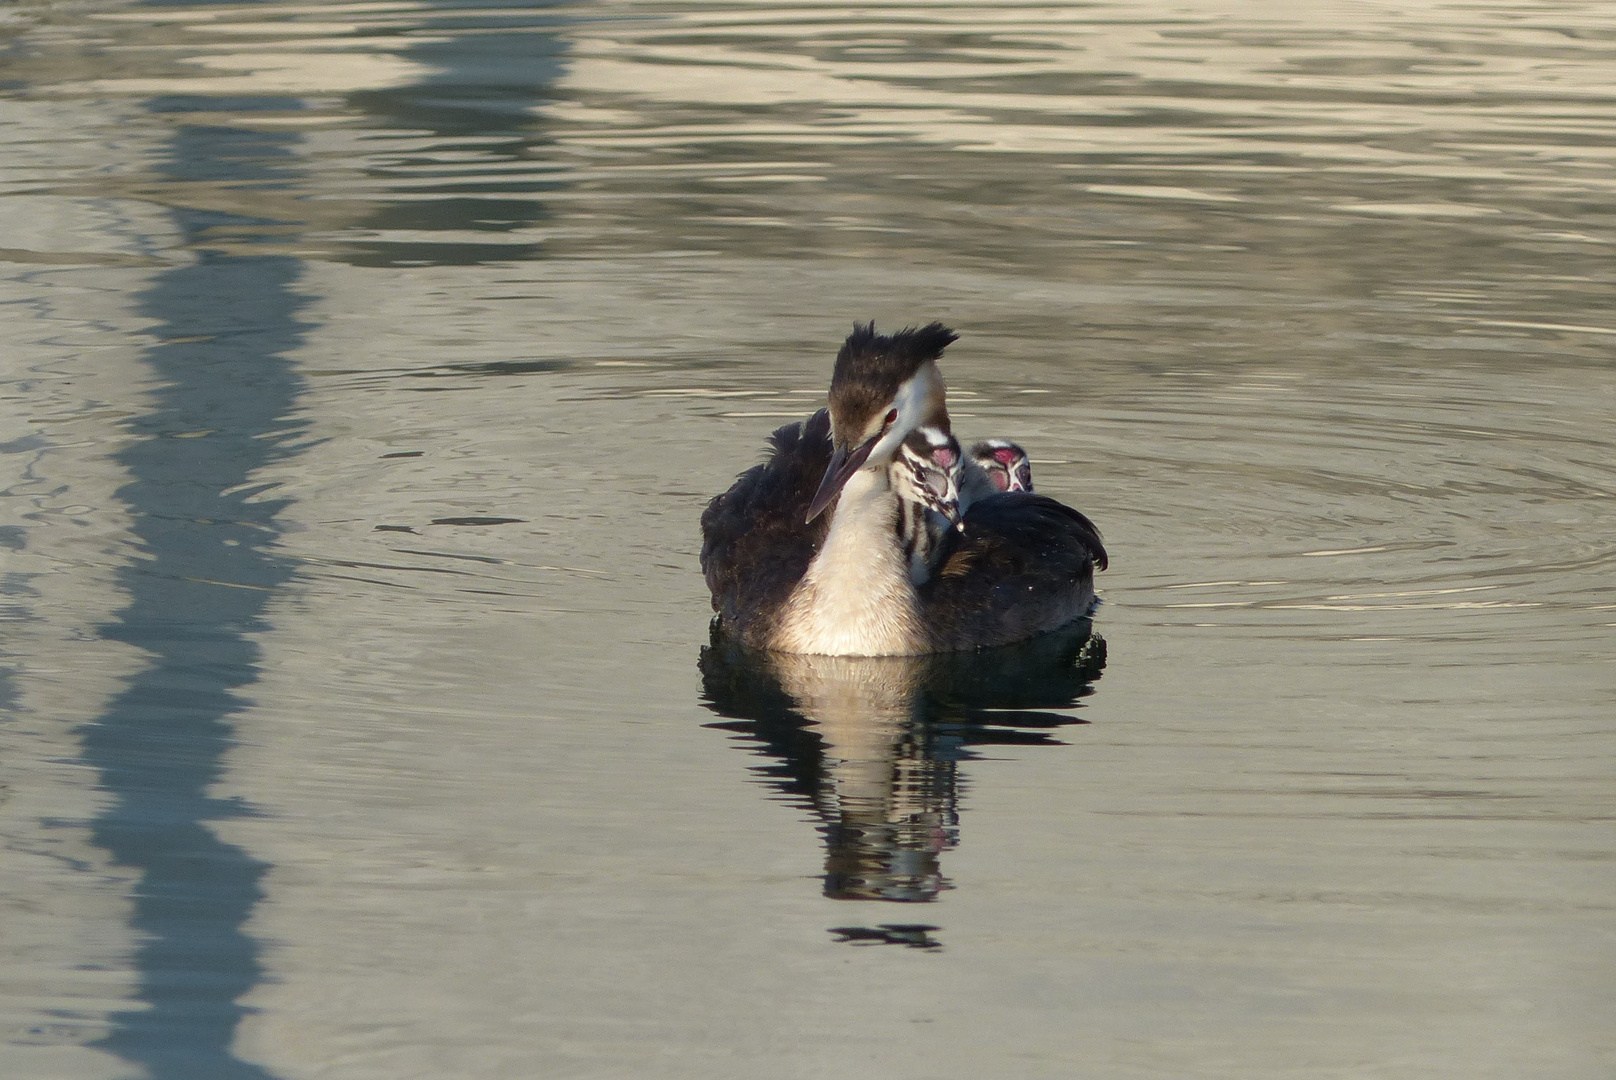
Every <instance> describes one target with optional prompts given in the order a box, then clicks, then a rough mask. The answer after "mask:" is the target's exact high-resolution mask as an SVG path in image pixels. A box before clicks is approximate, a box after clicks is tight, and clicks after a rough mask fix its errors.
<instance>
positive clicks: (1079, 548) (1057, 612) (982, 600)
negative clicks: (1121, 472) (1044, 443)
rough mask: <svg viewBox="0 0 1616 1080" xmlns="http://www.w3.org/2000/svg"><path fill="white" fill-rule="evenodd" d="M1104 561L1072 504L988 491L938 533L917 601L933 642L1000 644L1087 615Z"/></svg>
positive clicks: (1096, 536)
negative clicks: (933, 568) (955, 526)
mask: <svg viewBox="0 0 1616 1080" xmlns="http://www.w3.org/2000/svg"><path fill="white" fill-rule="evenodd" d="M1107 562H1108V560H1107V558H1106V553H1105V546H1104V544H1103V543H1102V542H1101V540H1100V531H1099V530H1098V529H1096V528H1095V527H1094V523H1093V522H1092V521H1090V520H1089V519H1088V518H1087V517H1084V516H1083V515H1082V514H1081V513H1079V512H1078V511H1076V510H1073V509H1072V508H1071V507H1069V506H1066V505H1064V504H1062V503H1058V502H1056V501H1055V500H1054V499H1050V498H1047V497H1045V496H1043V495H1034V494H1030V493H1027V492H1006V493H1004V494H1001V495H990V496H988V497H987V498H985V499H980V500H978V501H977V502H974V503H972V504H971V507H970V510H969V511H968V512H967V513H966V515H965V529H964V531H963V532H952V531H951V532H950V533H949V534H948V536H947V537H946V538H945V540H944V547H943V549H942V550H941V551H940V552H939V554H938V563H937V565H938V566H939V567H940V569H939V570H938V571H937V572H936V573H935V574H934V575H933V577H932V579H931V580H930V581H929V582H927V583H926V584H925V585H924V586H922V587H921V589H920V598H921V606H922V609H923V610H924V612H925V620H926V623H927V625H928V626H929V628H930V631H931V633H932V635H933V639H934V641H935V644H936V647H937V648H938V649H939V650H948V649H962V648H972V647H979V646H984V645H1003V644H1008V643H1010V642H1014V641H1020V640H1023V639H1025V638H1028V637H1032V636H1033V635H1035V634H1041V633H1044V632H1045V631H1048V630H1054V629H1056V628H1058V627H1061V626H1064V625H1066V624H1067V623H1069V622H1071V621H1072V620H1074V619H1078V618H1081V617H1082V616H1084V615H1087V614H1088V613H1089V612H1090V611H1091V610H1092V609H1093V607H1094V571H1095V570H1096V569H1100V570H1104V569H1105V568H1106V565H1107Z"/></svg>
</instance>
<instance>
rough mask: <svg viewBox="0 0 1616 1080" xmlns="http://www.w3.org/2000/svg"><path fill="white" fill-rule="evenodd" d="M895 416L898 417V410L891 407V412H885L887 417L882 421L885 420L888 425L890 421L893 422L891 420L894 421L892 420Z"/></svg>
mask: <svg viewBox="0 0 1616 1080" xmlns="http://www.w3.org/2000/svg"><path fill="white" fill-rule="evenodd" d="M897 418H898V410H897V409H893V410H892V411H891V412H889V413H887V418H886V420H885V421H884V422H885V423H886V424H888V425H891V423H892V422H893V421H894V420H896V419H897Z"/></svg>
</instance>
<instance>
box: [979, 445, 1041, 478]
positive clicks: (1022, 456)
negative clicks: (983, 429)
mask: <svg viewBox="0 0 1616 1080" xmlns="http://www.w3.org/2000/svg"><path fill="white" fill-rule="evenodd" d="M971 460H972V461H973V462H975V463H976V465H977V466H978V467H979V468H980V469H981V470H982V473H983V475H985V476H986V477H987V478H988V480H989V481H990V482H991V483H992V484H993V487H994V490H996V491H1031V490H1032V461H1031V460H1030V459H1029V458H1028V457H1027V451H1025V450H1023V449H1022V448H1021V447H1020V446H1018V445H1017V444H1015V443H1013V442H1011V441H1010V440H1009V439H983V440H982V441H981V442H979V443H977V444H976V445H975V446H973V447H971Z"/></svg>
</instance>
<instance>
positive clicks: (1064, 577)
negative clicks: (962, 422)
mask: <svg viewBox="0 0 1616 1080" xmlns="http://www.w3.org/2000/svg"><path fill="white" fill-rule="evenodd" d="M956 336H957V335H955V334H954V332H953V331H951V330H949V329H948V328H947V327H945V326H943V325H942V324H941V323H932V324H931V325H929V326H925V327H921V328H919V329H907V330H903V331H901V332H899V333H896V334H893V335H891V336H886V335H882V334H877V333H876V332H875V328H874V326H873V325H870V326H855V327H854V330H853V333H852V334H851V335H850V336H849V337H848V339H847V341H846V343H844V344H843V346H842V349H841V351H840V352H839V353H838V354H837V357H836V367H835V370H834V371H833V373H832V375H831V384H830V407H829V409H828V410H827V409H821V410H820V411H819V412H817V413H815V414H814V415H813V416H811V417H809V418H808V419H807V420H804V421H802V422H801V423H796V424H787V425H786V426H784V427H782V428H779V429H778V430H776V431H775V432H774V434H773V435H772V436H771V437H770V442H771V444H772V446H773V452H772V453H771V454H770V456H769V458H768V460H767V461H765V462H763V463H762V464H761V465H756V466H754V467H752V468H751V469H749V470H747V471H746V472H744V473H742V474H741V476H740V477H739V478H738V479H737V480H736V481H735V484H734V485H733V486H732V487H731V488H730V489H729V490H728V491H726V492H725V493H724V494H722V495H720V496H718V497H717V498H715V499H713V500H712V502H711V503H709V504H708V506H707V509H706V511H705V512H704V513H703V514H702V518H701V526H702V551H701V566H702V572H703V573H704V574H705V575H706V578H707V585H708V588H709V589H710V590H711V591H712V594H713V609H714V610H715V611H717V612H718V620H719V627H720V629H721V631H724V632H727V633H729V634H731V635H734V636H736V637H737V638H738V639H739V640H740V641H741V642H742V643H743V644H746V645H750V646H753V647H756V648H763V649H772V650H777V651H780V652H792V653H819V654H828V655H838V656H895V655H917V654H921V653H929V652H947V651H950V650H955V649H970V648H979V647H983V646H993V645H1003V644H1008V643H1010V642H1014V641H1020V640H1022V639H1024V638H1028V637H1031V636H1033V635H1035V634H1039V633H1042V632H1043V631H1046V630H1053V629H1055V628H1057V627H1060V626H1064V625H1065V624H1066V623H1069V622H1071V621H1073V620H1074V619H1078V618H1081V617H1082V616H1084V615H1086V614H1088V612H1089V611H1090V609H1091V608H1092V607H1093V605H1094V571H1095V569H1096V568H1098V569H1102V570H1103V569H1104V568H1105V566H1106V554H1105V548H1104V546H1103V545H1102V544H1101V542H1100V534H1099V531H1098V530H1097V529H1095V527H1094V525H1093V524H1092V523H1091V522H1090V521H1089V520H1088V518H1086V517H1084V516H1083V515H1082V514H1080V513H1078V512H1077V511H1076V510H1073V509H1071V508H1070V507H1067V506H1063V505H1062V504H1060V503H1058V502H1056V501H1054V500H1053V499H1049V498H1045V497H1044V496H1042V495H1034V494H1031V493H1028V492H1019V491H1018V492H1004V493H995V494H989V495H987V496H986V497H983V498H979V499H976V500H975V501H973V502H971V503H970V504H969V505H968V506H966V507H964V508H963V516H962V517H960V518H959V525H960V526H961V527H960V528H956V529H947V530H943V532H942V534H941V537H940V539H939V540H938V541H937V544H936V549H935V550H934V551H932V552H931V554H930V558H929V559H927V560H926V562H927V564H928V565H929V566H931V567H934V568H935V571H934V572H932V573H930V574H929V575H928V576H927V579H926V580H925V581H924V582H923V583H920V584H917V583H916V581H915V580H914V577H913V576H912V574H911V567H912V552H909V551H906V550H905V537H904V534H903V533H902V532H900V525H901V522H900V502H899V499H898V497H897V495H896V494H895V493H894V491H893V485H892V465H893V461H894V459H895V458H896V457H897V456H898V455H899V454H900V449H901V448H902V447H904V445H905V444H906V442H907V441H908V440H909V439H910V436H911V435H913V434H914V433H915V432H916V431H917V430H919V429H921V428H933V429H937V430H938V431H941V432H949V430H950V428H949V422H948V408H947V404H946V402H945V399H944V388H943V380H942V375H941V374H940V373H939V372H938V370H937V359H938V358H939V357H940V356H941V355H942V352H943V349H944V348H946V347H947V346H948V345H949V344H950V343H951V342H953V341H954V340H955V339H956ZM929 438H930V437H929V436H927V437H926V439H927V440H928V441H926V442H925V444H924V445H925V446H929V447H932V448H933V450H935V448H936V446H937V445H938V444H935V443H932V442H930V441H929ZM952 446H954V447H957V446H958V444H957V443H952ZM911 448H912V449H914V447H911ZM954 453H955V454H956V455H957V454H958V451H957V449H956V450H954ZM931 461H932V463H933V464H934V465H935V464H936V458H935V456H933V457H932V458H931ZM973 467H974V466H973ZM921 486H922V487H923V488H924V487H925V483H924V481H922V483H921ZM957 498H958V496H957V494H956V501H957ZM945 516H946V513H945Z"/></svg>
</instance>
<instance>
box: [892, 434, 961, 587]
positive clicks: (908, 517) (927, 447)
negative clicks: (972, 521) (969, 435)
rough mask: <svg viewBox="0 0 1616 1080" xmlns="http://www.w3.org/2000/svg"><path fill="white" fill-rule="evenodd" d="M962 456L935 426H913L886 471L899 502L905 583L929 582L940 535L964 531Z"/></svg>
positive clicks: (950, 437) (950, 438)
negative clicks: (907, 568) (906, 570)
mask: <svg viewBox="0 0 1616 1080" xmlns="http://www.w3.org/2000/svg"><path fill="white" fill-rule="evenodd" d="M963 470H964V457H963V455H962V454H961V453H960V444H959V440H958V439H956V438H954V436H953V435H952V434H951V433H949V432H947V431H944V430H943V429H942V428H938V427H929V426H927V427H918V428H916V429H915V430H914V431H913V432H911V433H910V434H909V437H908V438H906V439H904V441H903V442H902V444H900V445H899V447H898V452H897V453H896V454H894V455H893V457H892V464H891V465H889V466H888V467H887V480H888V483H889V484H890V485H891V487H892V494H893V495H895V496H896V497H897V499H898V537H899V540H900V541H901V542H902V544H903V550H904V554H905V556H906V558H907V561H908V564H909V579H910V580H911V581H913V582H914V583H915V584H916V585H924V584H925V583H926V582H927V581H928V580H930V579H931V574H932V569H933V562H934V556H935V555H936V553H937V550H938V546H939V544H940V542H941V540H942V536H943V533H944V532H946V531H947V530H948V529H950V528H954V529H963V528H964V527H965V523H964V521H963V520H962V515H963V514H964V509H965V508H964V504H963V503H962V501H961V497H960V481H961V479H962V473H963Z"/></svg>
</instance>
